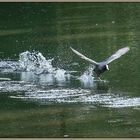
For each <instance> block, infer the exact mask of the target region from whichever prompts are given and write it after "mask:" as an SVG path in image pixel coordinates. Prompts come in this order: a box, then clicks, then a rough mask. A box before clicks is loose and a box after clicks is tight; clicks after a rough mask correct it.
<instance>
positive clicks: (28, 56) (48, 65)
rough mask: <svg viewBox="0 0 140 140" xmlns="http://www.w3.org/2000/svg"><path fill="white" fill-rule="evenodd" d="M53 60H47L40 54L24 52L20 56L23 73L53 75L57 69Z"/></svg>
mask: <svg viewBox="0 0 140 140" xmlns="http://www.w3.org/2000/svg"><path fill="white" fill-rule="evenodd" d="M52 60H53V59H49V60H46V58H45V57H44V56H43V55H42V54H41V53H40V52H35V51H34V52H29V51H26V52H23V53H21V54H20V55H19V64H20V67H21V69H22V70H23V71H27V72H31V71H32V72H35V73H36V74H41V73H53V71H55V68H54V67H53V66H52Z"/></svg>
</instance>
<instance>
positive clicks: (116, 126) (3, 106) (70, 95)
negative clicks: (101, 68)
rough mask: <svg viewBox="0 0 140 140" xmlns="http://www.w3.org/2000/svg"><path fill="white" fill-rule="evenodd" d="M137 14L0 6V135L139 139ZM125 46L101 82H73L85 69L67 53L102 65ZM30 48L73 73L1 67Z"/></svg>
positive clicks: (124, 9) (136, 9) (85, 7)
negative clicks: (127, 49)
mask: <svg viewBox="0 0 140 140" xmlns="http://www.w3.org/2000/svg"><path fill="white" fill-rule="evenodd" d="M139 13H140V4H139V3H0V60H1V62H0V77H1V80H0V137H139V136H140V95H139V94H140V73H139V69H140V62H139V61H140V47H139V46H140V14H139ZM126 46H129V47H130V51H129V52H128V53H127V54H126V55H124V56H123V57H122V58H120V59H119V60H117V61H114V62H112V63H111V64H110V65H109V68H110V70H109V71H107V72H105V73H104V74H103V75H102V76H101V79H102V80H103V81H102V82H101V81H94V82H93V83H92V82H89V81H88V80H87V79H85V80H83V81H82V82H81V81H80V80H79V79H77V78H79V77H80V76H81V75H83V73H84V72H85V71H86V70H87V69H88V66H89V63H88V62H86V61H84V60H82V59H80V58H79V57H78V56H77V55H75V54H74V53H73V52H72V51H71V50H70V47H73V48H74V49H76V50H78V51H79V52H81V53H83V54H85V55H86V56H88V57H89V58H91V59H94V60H96V61H101V60H103V59H105V58H107V57H109V56H110V55H111V54H112V53H114V52H115V51H116V50H118V49H119V48H122V47H126ZM33 50H34V51H39V52H40V53H42V55H43V56H44V57H45V58H46V59H47V60H48V59H51V58H54V60H53V61H52V66H53V67H55V68H59V69H60V70H65V71H66V72H69V71H76V72H75V73H72V74H70V79H69V78H68V77H66V78H65V77H63V76H64V75H63V72H62V71H60V72H59V71H58V73H57V74H56V75H55V76H58V77H59V76H60V77H59V78H60V79H59V78H58V77H55V80H52V79H53V78H52V77H51V76H52V75H51V76H50V75H48V74H46V73H45V74H39V75H37V74H34V72H25V71H24V72H23V71H22V72H21V71H18V70H13V68H12V70H9V69H8V68H7V65H8V66H9V63H10V66H11V65H14V64H15V62H18V60H19V54H21V53H22V52H25V51H33ZM9 61H10V62H9ZM2 64H3V65H4V66H3V65H2ZM29 66H30V65H29ZM7 69H8V70H7ZM59 74H62V75H59ZM2 78H10V79H9V81H7V80H8V79H2ZM57 78H58V79H59V80H58V79H57ZM86 78H87V77H86Z"/></svg>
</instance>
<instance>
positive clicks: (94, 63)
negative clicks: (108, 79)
mask: <svg viewBox="0 0 140 140" xmlns="http://www.w3.org/2000/svg"><path fill="white" fill-rule="evenodd" d="M70 48H71V49H72V51H73V52H74V53H75V54H77V55H78V56H80V58H82V59H84V60H86V61H88V62H90V63H92V64H93V65H98V64H99V63H98V62H96V61H94V60H92V59H90V58H87V57H86V56H84V55H83V54H81V53H79V52H78V51H76V50H74V49H73V48H72V47H70Z"/></svg>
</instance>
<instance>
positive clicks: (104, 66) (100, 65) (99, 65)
mask: <svg viewBox="0 0 140 140" xmlns="http://www.w3.org/2000/svg"><path fill="white" fill-rule="evenodd" d="M71 49H72V51H73V52H74V53H75V54H77V55H78V56H80V57H81V58H82V59H84V60H86V61H88V62H90V63H91V64H93V65H94V70H93V71H94V72H95V73H96V75H97V77H100V75H101V74H102V73H104V72H105V71H106V70H109V68H108V64H109V63H111V62H112V61H114V60H116V59H118V58H119V57H121V56H122V55H124V54H125V53H127V52H128V51H129V50H130V49H129V47H124V48H121V49H119V50H118V51H117V52H116V53H114V54H113V55H111V56H110V57H109V58H107V59H106V60H104V61H101V62H96V61H94V60H92V59H90V58H88V57H86V56H84V55H83V54H81V53H79V52H78V51H76V50H74V49H73V48H71Z"/></svg>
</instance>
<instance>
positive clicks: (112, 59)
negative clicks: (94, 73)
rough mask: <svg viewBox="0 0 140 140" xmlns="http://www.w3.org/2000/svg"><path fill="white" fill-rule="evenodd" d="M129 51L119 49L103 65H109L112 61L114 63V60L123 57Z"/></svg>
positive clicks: (127, 48)
mask: <svg viewBox="0 0 140 140" xmlns="http://www.w3.org/2000/svg"><path fill="white" fill-rule="evenodd" d="M129 50H130V48H129V47H124V48H121V49H119V50H118V51H117V52H115V53H114V54H113V55H111V56H110V57H109V58H107V59H106V60H105V61H104V63H105V64H109V63H111V62H112V61H114V60H115V59H118V58H119V57H121V56H122V55H124V54H125V53H127V52H128V51H129Z"/></svg>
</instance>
